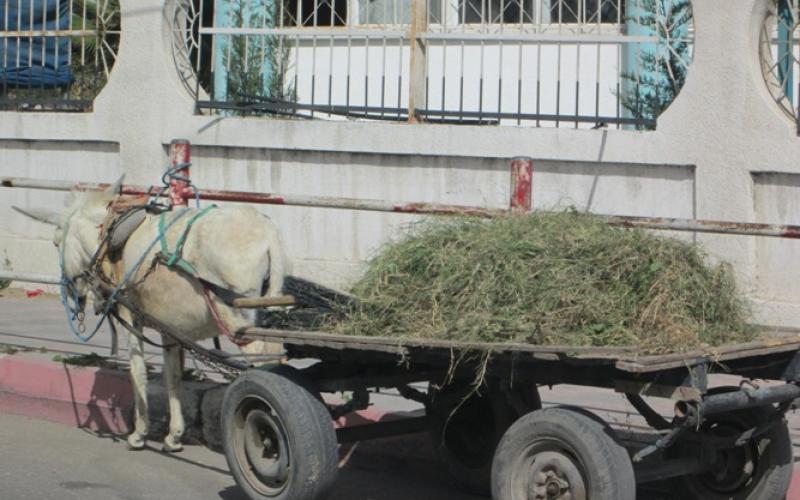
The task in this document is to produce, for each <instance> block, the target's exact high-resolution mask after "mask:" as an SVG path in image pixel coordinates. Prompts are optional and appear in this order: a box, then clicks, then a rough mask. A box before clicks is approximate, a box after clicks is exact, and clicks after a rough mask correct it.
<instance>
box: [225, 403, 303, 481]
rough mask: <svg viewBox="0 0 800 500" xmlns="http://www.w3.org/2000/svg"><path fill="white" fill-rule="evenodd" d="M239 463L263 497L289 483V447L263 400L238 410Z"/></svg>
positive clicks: (278, 423) (284, 435)
mask: <svg viewBox="0 0 800 500" xmlns="http://www.w3.org/2000/svg"><path fill="white" fill-rule="evenodd" d="M237 413H238V418H239V420H238V422H239V423H238V424H237V429H238V430H237V433H238V438H237V439H238V440H239V442H240V443H241V448H240V449H241V452H240V453H241V454H240V455H239V456H240V459H239V461H240V464H241V468H242V470H243V471H244V472H245V474H246V476H247V480H248V482H249V483H250V484H251V486H253V488H255V489H256V490H258V491H259V492H260V493H262V494H264V495H265V496H274V495H277V494H278V493H280V492H281V491H282V490H283V489H284V488H285V487H286V485H287V484H288V482H289V474H290V466H289V462H290V460H289V448H288V442H287V439H286V433H285V431H284V430H283V425H282V423H281V422H280V419H279V418H278V417H277V416H276V415H275V414H274V413H273V411H272V409H271V408H270V407H269V406H268V405H267V404H265V403H264V402H263V401H251V402H250V404H246V405H242V406H241V407H240V408H239V410H238V412H237Z"/></svg>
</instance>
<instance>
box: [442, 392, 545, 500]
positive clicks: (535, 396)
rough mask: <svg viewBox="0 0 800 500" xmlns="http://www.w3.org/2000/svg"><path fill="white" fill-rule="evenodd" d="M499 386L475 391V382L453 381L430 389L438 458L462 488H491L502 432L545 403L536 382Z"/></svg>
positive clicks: (482, 491) (486, 491)
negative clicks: (504, 387) (493, 460)
mask: <svg viewBox="0 0 800 500" xmlns="http://www.w3.org/2000/svg"><path fill="white" fill-rule="evenodd" d="M496 385H498V384H496V383H493V384H492V385H491V386H489V387H487V386H486V385H485V384H484V385H483V386H482V387H481V388H480V389H479V390H478V391H476V390H475V388H474V386H473V385H472V384H470V383H453V384H450V385H446V386H444V387H443V388H441V389H439V390H434V389H432V390H431V396H432V397H431V405H430V410H429V414H430V416H431V418H432V427H431V434H432V437H433V444H434V447H435V449H436V452H437V454H438V456H439V459H440V460H441V462H442V463H443V464H444V466H445V468H446V469H447V472H448V473H449V474H450V476H451V477H452V478H453V480H454V481H455V483H456V485H457V486H458V487H459V488H461V489H463V490H465V491H467V492H469V493H473V494H478V495H489V494H490V492H491V475H492V458H493V457H494V450H495V448H497V443H499V442H500V439H501V438H502V437H503V433H504V432H505V431H506V429H508V428H509V427H510V426H511V424H513V423H514V421H515V420H516V419H517V418H519V416H520V414H521V413H524V412H525V411H533V410H536V409H539V408H541V402H540V400H539V392H538V390H537V389H536V387H535V386H533V387H531V386H530V385H526V386H525V387H527V390H525V389H523V386H522V385H517V386H516V387H515V388H514V389H513V390H512V391H509V390H505V391H504V390H502V388H500V387H495V386H496ZM520 406H523V407H524V408H520Z"/></svg>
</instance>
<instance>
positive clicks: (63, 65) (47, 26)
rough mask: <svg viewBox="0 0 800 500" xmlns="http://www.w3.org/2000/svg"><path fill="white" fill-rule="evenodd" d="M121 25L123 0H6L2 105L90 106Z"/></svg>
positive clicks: (1, 12) (1, 30) (0, 20)
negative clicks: (121, 4)
mask: <svg viewBox="0 0 800 500" xmlns="http://www.w3.org/2000/svg"><path fill="white" fill-rule="evenodd" d="M120 29H121V20H120V10H119V0H0V109H6V110H8V109H12V110H13V109H16V110H64V111H87V110H90V109H91V107H92V101H93V100H94V97H95V96H96V95H97V94H98V93H99V91H100V89H102V88H103V86H104V85H105V83H106V81H107V79H108V76H109V73H110V71H111V68H112V67H113V65H114V61H115V60H116V54H117V48H118V47H119V37H120Z"/></svg>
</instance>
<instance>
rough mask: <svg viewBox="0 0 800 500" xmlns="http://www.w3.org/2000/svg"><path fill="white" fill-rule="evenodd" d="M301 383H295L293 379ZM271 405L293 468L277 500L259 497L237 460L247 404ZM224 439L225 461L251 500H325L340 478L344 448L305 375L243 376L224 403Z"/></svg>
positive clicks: (281, 371)
mask: <svg viewBox="0 0 800 500" xmlns="http://www.w3.org/2000/svg"><path fill="white" fill-rule="evenodd" d="M292 379H295V380H292ZM252 397H256V398H260V399H262V400H264V401H266V402H267V403H268V405H269V406H270V407H271V408H272V409H273V411H274V413H275V414H277V415H278V416H279V417H280V418H281V423H282V424H283V427H284V429H285V432H286V437H287V439H288V447H289V454H290V458H291V467H290V472H289V479H288V481H287V485H286V487H285V488H284V489H283V490H282V491H281V492H280V493H278V494H276V495H271V496H270V495H264V494H261V493H259V492H258V491H257V490H256V489H254V487H253V486H252V485H251V484H250V483H249V481H248V479H247V478H246V476H245V474H244V473H243V471H242V469H241V465H240V464H239V460H238V459H237V457H236V450H234V449H233V447H234V444H233V443H234V418H235V414H236V411H237V409H238V407H239V405H240V403H242V402H243V401H244V400H245V399H247V398H252ZM221 416H222V437H223V449H224V452H225V458H226V460H227V462H228V467H229V468H230V471H231V473H232V474H233V477H234V479H235V480H236V484H237V485H238V486H239V487H240V488H241V489H242V491H244V493H245V494H246V495H247V496H248V498H250V499H251V500H264V499H270V500H322V499H324V498H325V497H326V496H328V494H329V493H330V490H331V488H332V487H333V484H334V483H335V482H336V477H337V475H338V444H337V441H336V434H335V431H334V428H333V422H332V421H331V416H330V413H329V412H328V410H327V408H326V407H325V405H324V404H323V403H322V401H321V399H320V398H319V394H318V393H316V391H314V390H313V389H312V388H310V387H309V384H308V383H307V381H305V380H303V379H302V377H300V375H299V372H296V371H295V370H289V369H288V368H284V367H275V372H273V371H269V370H265V369H252V370H248V371H246V372H245V373H244V374H242V375H241V376H239V378H237V379H236V380H235V381H234V382H233V383H232V384H231V385H230V386H229V387H228V389H227V391H226V392H225V397H224V398H223V401H222V415H221Z"/></svg>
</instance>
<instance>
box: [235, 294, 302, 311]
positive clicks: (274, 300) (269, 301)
mask: <svg viewBox="0 0 800 500" xmlns="http://www.w3.org/2000/svg"><path fill="white" fill-rule="evenodd" d="M293 305H295V300H294V297H292V296H291V295H281V296H278V297H242V298H239V299H233V307H237V308H239V309H260V308H262V307H287V306H293Z"/></svg>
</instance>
